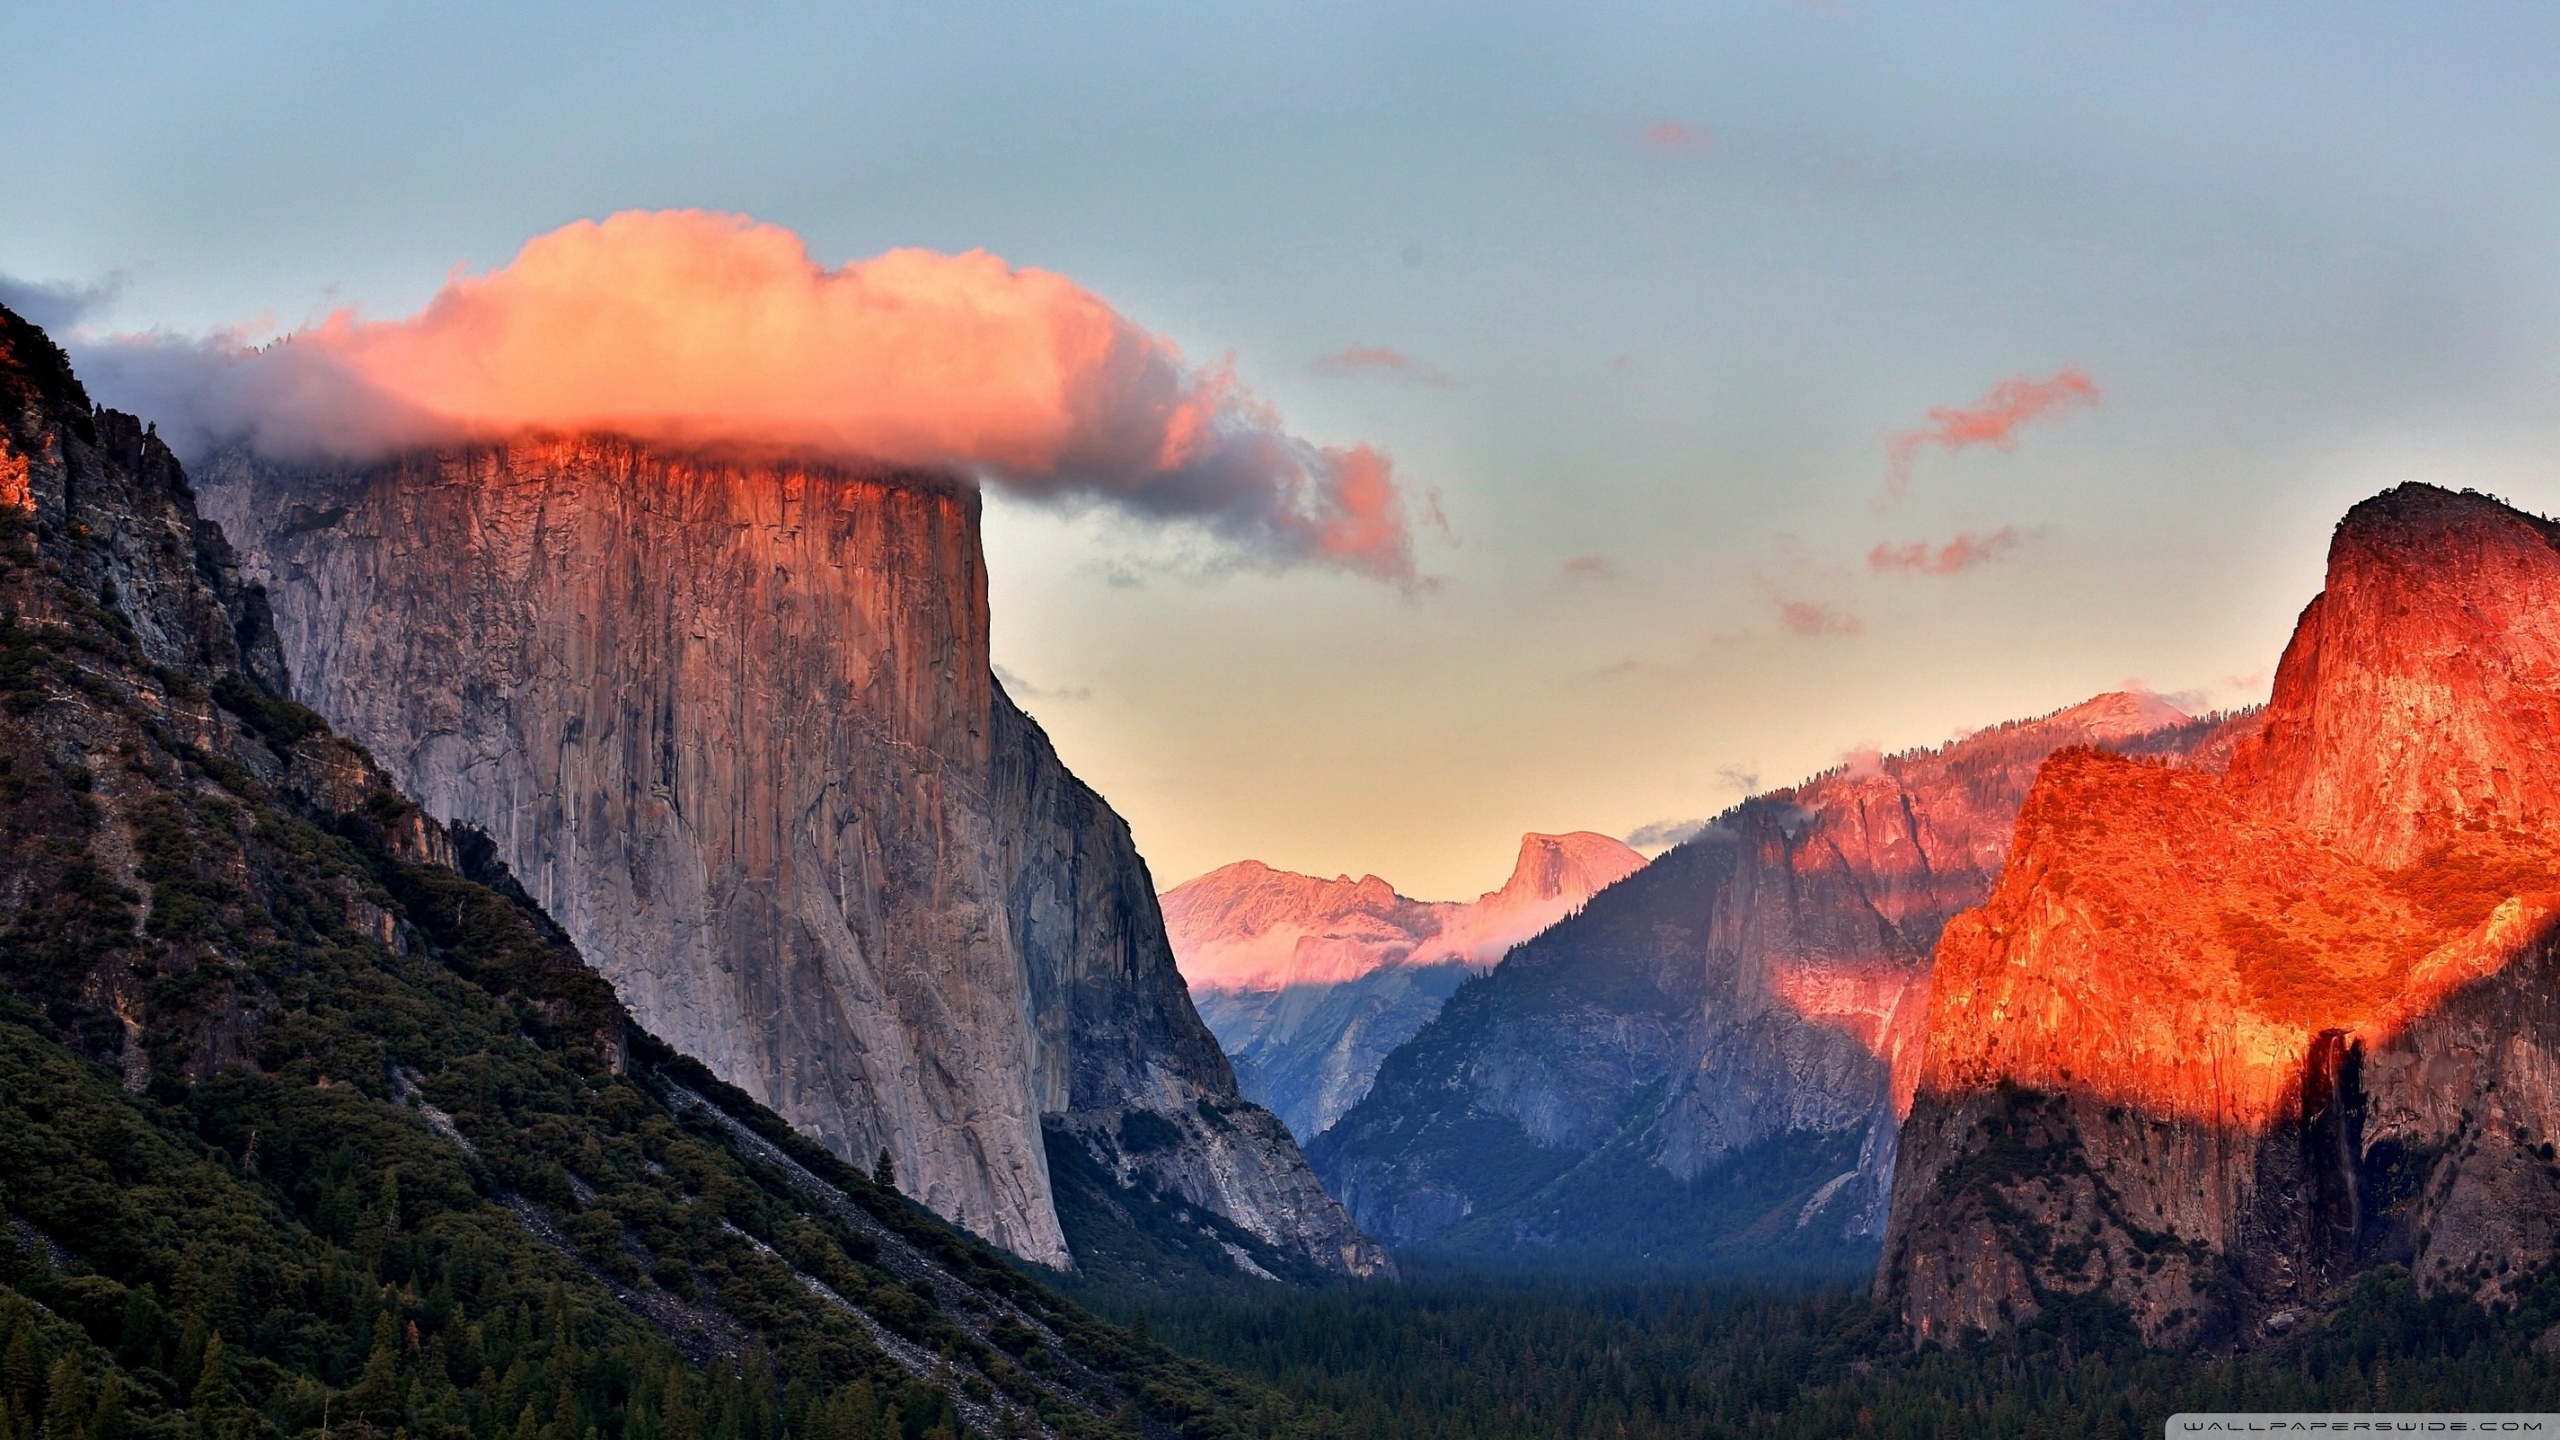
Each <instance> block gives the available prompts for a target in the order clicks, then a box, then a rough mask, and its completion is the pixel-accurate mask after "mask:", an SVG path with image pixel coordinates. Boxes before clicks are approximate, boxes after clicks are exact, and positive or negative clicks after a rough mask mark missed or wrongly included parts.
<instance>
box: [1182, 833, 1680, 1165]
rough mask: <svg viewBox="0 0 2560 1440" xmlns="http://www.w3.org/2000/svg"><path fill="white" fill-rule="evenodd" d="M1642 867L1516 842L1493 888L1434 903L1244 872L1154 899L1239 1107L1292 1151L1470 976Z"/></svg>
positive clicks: (1582, 837) (1531, 840) (1339, 882)
mask: <svg viewBox="0 0 2560 1440" xmlns="http://www.w3.org/2000/svg"><path fill="white" fill-rule="evenodd" d="M1643 865H1644V857H1643V856H1642V855H1639V854H1637V853H1636V852H1635V851H1634V850H1631V849H1629V848H1627V847H1626V846H1625V845H1623V844H1621V843H1619V842H1618V841H1616V840H1612V839H1610V838H1609V837H1608V836H1606V835H1595V834H1592V833H1591V832H1589V831H1576V832H1574V833H1572V834H1569V835H1538V834H1530V835H1524V836H1522V837H1521V840H1520V853H1519V858H1518V859H1517V860H1516V861H1515V862H1514V863H1513V865H1512V869H1511V878H1510V879H1508V880H1507V881H1505V882H1504V883H1503V885H1502V888H1500V889H1498V890H1490V891H1487V892H1485V893H1484V894H1483V895H1480V896H1478V897H1477V898H1475V899H1474V900H1465V901H1431V900H1412V899H1408V898H1406V897H1405V896H1403V895H1400V894H1398V893H1396V891H1395V889H1394V887H1392V886H1390V885H1389V884H1388V883H1387V882H1386V881H1384V880H1381V879H1379V878H1378V877H1377V876H1375V875H1371V876H1367V877H1365V878H1363V879H1360V880H1356V881H1355V880H1353V879H1352V878H1351V877H1350V876H1348V875H1344V876H1340V877H1338V878H1335V879H1332V880H1320V879H1317V878H1316V877H1315V876H1312V875H1296V874H1291V873H1289V872H1287V871H1284V870H1274V869H1272V868H1271V867H1270V866H1268V865H1265V864H1263V863H1261V862H1260V861H1258V860H1243V861H1238V862H1237V863H1235V864H1233V865H1227V866H1222V867H1220V868H1219V869H1216V870H1212V871H1210V872H1209V873H1208V874H1206V875H1203V876H1201V877H1200V878H1198V879H1196V880H1191V881H1187V882H1185V883H1184V884H1181V885H1178V886H1175V887H1174V888H1173V889H1171V890H1169V891H1167V892H1165V896H1164V917H1165V924H1166V927H1167V929H1168V930H1169V932H1170V933H1171V936H1172V939H1173V949H1174V955H1175V958H1176V960H1177V961H1178V962H1179V963H1180V964H1181V966H1182V972H1183V975H1184V977H1185V978H1186V979H1188V980H1189V982H1190V985H1191V994H1192V998H1193V1000H1194V1001H1195V1002H1196V1003H1197V1004H1198V1005H1199V1007H1200V1014H1201V1017H1202V1018H1203V1019H1205V1020H1207V1021H1208V1022H1209V1028H1210V1029H1211V1030H1212V1031H1214V1032H1215V1033H1216V1035H1217V1037H1218V1041H1219V1043H1220V1044H1221V1045H1223V1046H1225V1047H1226V1051H1227V1054H1228V1055H1229V1056H1230V1057H1232V1058H1233V1059H1234V1061H1235V1063H1236V1065H1237V1067H1238V1071H1239V1075H1240V1078H1241V1079H1242V1082H1243V1086H1244V1092H1245V1094H1247V1095H1248V1096H1250V1097H1252V1098H1253V1099H1254V1100H1256V1101H1259V1102H1260V1103H1262V1104H1264V1105H1267V1106H1269V1107H1270V1108H1271V1109H1272V1111H1273V1112H1274V1113H1276V1114H1277V1115H1279V1116H1280V1118H1281V1119H1282V1120H1283V1121H1284V1122H1286V1123H1287V1124H1288V1126H1289V1128H1290V1130H1291V1131H1293V1132H1294V1133H1295V1134H1297V1135H1298V1137H1299V1138H1300V1139H1302V1140H1303V1139H1307V1138H1310V1137H1312V1136H1315V1135H1317V1134H1319V1133H1321V1132H1322V1131H1323V1130H1324V1129H1325V1128H1326V1127H1327V1126H1329V1125H1331V1124H1332V1123H1333V1122H1334V1121H1335V1119H1337V1118H1338V1117H1340V1116H1341V1114H1342V1112H1343V1111H1345V1110H1347V1109H1349V1108H1350V1107H1351V1105H1352V1104H1353V1103H1355V1102H1356V1101H1358V1100H1359V1098H1360V1097H1361V1096H1362V1095H1363V1094H1365V1093H1367V1091H1368V1088H1369V1081H1370V1079H1371V1077H1373V1076H1374V1075H1376V1074H1377V1069H1378V1062H1379V1061H1381V1060H1383V1059H1385V1058H1386V1055H1387V1053H1388V1052H1389V1051H1391V1050H1393V1049H1395V1047H1396V1046H1398V1045H1401V1044H1403V1043H1404V1042H1405V1041H1406V1040H1407V1039H1409V1038H1411V1037H1412V1035H1413V1033H1414V1032H1415V1031H1416V1030H1419V1029H1421V1028H1422V1026H1423V1025H1424V1023H1426V1022H1427V1021H1429V1020H1430V1019H1431V1017H1432V1016H1433V1015H1435V1014H1437V1013H1438V1012H1439V1008H1440V1005H1441V1002H1443V1001H1445V1000H1446V999H1448V997H1449V993H1450V992H1451V991H1452V990H1454V989H1456V988H1457V985H1458V982H1459V981H1460V980H1461V979H1463V978H1464V977H1465V976H1466V975H1467V974H1468V973H1469V972H1470V971H1474V970H1481V969H1484V968H1486V967H1489V966H1491V965H1493V964H1494V963H1495V962H1497V961H1499V960H1500V959H1501V958H1502V957H1503V955H1504V954H1505V953H1507V952H1508V951H1509V950H1510V949H1511V947H1512V946H1514V945H1517V944H1518V943H1520V942H1521V941H1523V940H1526V939H1528V938H1529V937H1530V936H1532V935H1535V934H1537V933H1538V932H1539V931H1541V930H1544V929H1546V928H1547V927H1548V926H1550V925H1553V924H1554V923H1555V922H1556V921H1558V920H1560V919H1562V918H1563V917H1565V916H1566V915H1568V914H1571V913H1572V912H1573V911H1575V910H1577V909H1579V908H1581V906H1582V905H1584V904H1585V903H1587V902H1588V901H1589V900H1590V898H1591V897H1592V896H1593V895H1595V894H1598V893H1599V892H1600V891H1601V890H1604V889H1606V888H1607V887H1609V886H1611V885H1614V884H1616V883H1617V882H1618V881H1620V880H1622V879H1625V878H1626V877H1627V876H1628V875H1630V874H1633V873H1634V872H1635V871H1637V870H1639V869H1641V868H1643Z"/></svg>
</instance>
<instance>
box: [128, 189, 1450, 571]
mask: <svg viewBox="0 0 2560 1440" xmlns="http://www.w3.org/2000/svg"><path fill="white" fill-rule="evenodd" d="M82 359H83V369H84V374H88V375H92V376H94V377H95V378H96V380H97V382H98V385H97V388H98V389H99V390H100V391H101V393H103V394H105V395H107V396H110V397H112V398H113V399H114V401H115V403H117V404H120V405H123V406H125V407H127V408H131V409H134V410H136V411H137V412H138V413H141V414H144V415H146V416H149V417H150V418H152V419H154V420H155V421H157V422H158V423H159V426H160V429H161V432H162V433H163V434H164V435H169V436H171V438H172V439H173V441H176V442H177V443H179V444H180V445H181V446H182V448H184V447H185V446H187V445H188V444H189V443H190V441H192V442H193V443H194V447H195V448H196V449H198V450H204V449H210V448H213V447H215V446H218V445H222V444H228V443H247V444H249V445H251V446H253V447H255V448H257V449H259V450H261V451H264V452H266V453H270V454H276V455H284V456H303V457H311V456H330V457H335V458H340V459H365V458H371V457H374V456H378V455H381V454H384V453H388V452H390V451H394V450H398V449H402V448H407V447H411V446H418V445H429V444H446V443H453V442H456V441H463V440H478V439H498V438H504V437H506V436H509V435H513V434H518V433H524V432H528V431H567V430H607V431H614V432H619V433H622V434H626V435H630V436H633V437H635V438H639V439H644V440H650V441H655V442H659V443H665V444H676V445H686V446H722V447H731V448H751V449H758V450H786V451H791V452H795V453H809V454H821V455H827V456H831V457H841V458H848V459H857V460H864V461H873V462H881V463H887V464H892V465H909V466H927V467H935V468H955V469H959V470H962V471H965V472H967V473H970V474H972V475H975V476H977V477H978V478H980V479H982V480H984V481H986V482H988V483H990V484H993V485H996V486H998V487H1000V488H1003V489H1006V490H1009V491H1012V492H1013V493H1016V494H1020V495H1024V496H1029V497H1032V498H1036V499H1046V500H1055V501H1059V502H1063V503H1082V502H1086V501H1101V502H1103V503H1106V504H1109V505H1113V506H1115V507H1118V508H1120V509H1122V510H1124V511H1127V512H1129V513H1133V514H1136V515H1139V516H1143V517H1146V518H1150V519H1154V520H1159V521H1167V522H1175V523H1186V524H1192V525H1197V526H1199V527H1202V528H1204V529H1205V530H1207V531H1208V532H1210V533H1211V534H1213V535H1215V536H1217V537H1218V538H1220V539H1221V540H1223V541H1225V542H1227V543H1228V544H1230V545H1231V546H1233V547H1234V548H1235V549H1236V550H1237V551H1238V552H1240V553H1241V554H1243V555H1245V556H1247V557H1249V558H1250V559H1251V560H1253V561H1255V562H1258V563H1262V564H1267V565H1274V566H1286V565H1299V564H1312V565H1320V566H1327V567H1331V568H1336V569H1341V570H1347V571H1350V572H1352V573H1355V574H1360V575H1366V576H1371V577H1374V578H1377V579H1382V580H1390V581H1397V582H1403V583H1411V582H1412V581H1413V580H1414V578H1415V576H1414V561H1413V545H1412V535H1411V531H1410V528H1409V527H1408V525H1407V523H1406V519H1405V507H1404V501H1403V497H1402V496H1401V494H1400V493H1399V492H1398V490H1397V488H1396V484H1395V480H1394V477H1393V473H1392V470H1391V467H1390V465H1389V462H1388V460H1387V458H1386V457H1385V456H1384V455H1381V454H1379V453H1378V452H1377V451H1375V450H1373V449H1370V448H1369V447H1367V446H1351V447H1348V448H1334V447H1328V446H1319V445H1316V444H1313V443H1310V442H1308V441H1306V440H1303V439H1300V438H1299V437H1297V436H1295V435H1292V434H1290V433H1289V432H1288V430H1287V429H1286V428H1285V427H1284V426H1283V424H1282V423H1281V420H1280V417H1279V416H1278V414H1277V413H1276V412H1275V411H1274V410H1273V409H1272V408H1271V407H1270V406H1269V405H1268V404H1267V403H1265V402H1263V401H1262V400H1260V399H1259V398H1258V397H1256V396H1255V395H1254V394H1253V393H1252V392H1251V391H1249V390H1247V389H1246V388H1245V387H1244V385H1243V384H1242V383H1241V382H1240V381H1239V380H1238V379H1237V378H1236V375H1235V373H1234V371H1233V369H1232V368H1231V367H1230V366H1228V365H1227V364H1225V363H1223V362H1221V363H1217V364H1209V365H1198V364H1193V363H1191V362H1189V361H1187V360H1186V359H1185V358H1184V357H1183V355H1182V354H1181V352H1180V351H1179V350H1178V349H1177V348H1176V347H1175V346H1174V344H1173V342H1171V341H1170V340H1167V339H1165V338H1164V337H1162V336H1159V335H1156V334H1153V333H1151V332H1149V331H1147V330H1145V329H1143V328H1141V327H1140V326H1138V325H1137V324H1135V323H1133V322H1131V321H1130V320H1128V319H1127V318H1125V317H1123V316H1122V315H1120V314H1119V313H1118V312H1116V311H1115V310H1113V309H1112V308H1111V306H1110V305H1109V304H1108V303H1106V302H1105V301H1103V300H1102V299H1101V298H1100V297H1098V296H1096V295H1094V294H1092V293H1091V292H1090V291H1087V290H1085V289H1083V288H1082V287H1080V286H1078V285H1077V284H1075V283H1074V282H1073V281H1071V280H1069V279H1067V278H1066V277H1065V276H1063V275H1058V274H1054V273H1052V272H1049V271H1045V270H1037V269H1030V268H1025V267H1017V266H1014V265H1010V264H1007V263H1006V262H1005V261H1003V260H1001V259H999V258H997V257H996V256H994V255H990V254H988V253H987V252H985V251H983V250H973V251H970V252H969V253H967V254H964V255H944V254H938V253H935V252H933V251H928V250H892V251H889V252H888V253H886V254H883V255H879V256H876V257H874V258H872V259H869V260H859V261H853V262H850V263H847V264H845V265H841V266H837V267H835V268H833V269H830V268H828V267H826V266H823V265H821V264H819V263H817V262H816V261H815V260H813V259H811V258H810V255H809V252H808V248H807V246H806V245H805V244H803V243H802V241H801V239H800V237H799V236H797V235H795V234H793V233H792V232H791V231H789V230H786V229H783V228H781V227H780V226H775V225H765V224H758V223H757V222H755V221H753V220H751V219H749V218H747V217H745V216H741V215H726V214H715V213H712V212H708V211H701V210H670V211H654V212H651V211H625V212H623V213H621V214H617V215H613V216H610V217H608V218H606V219H604V220H602V221H579V222H576V223H574V224H570V225H566V226H563V227H561V228H560V229H558V230H554V231H552V232H550V233H549V234H546V235H541V236H537V237H535V238H534V239H532V240H530V241H527V242H526V243H525V245H524V247H523V249H522V250H520V251H518V252H517V254H516V256H515V258H514V259H513V260H512V261H510V262H509V263H507V264H506V265H503V266H500V267H498V268H497V269H495V270H492V271H490V272H489V273H487V274H485V275H473V274H469V273H467V272H464V271H461V270H456V271H455V272H454V273H453V274H452V275H451V276H449V277H448V278H447V279H446V281H445V284H444V288H443V289H442V290H440V291H438V292H437V294H436V295H435V297H434V298H433V299H432V300H430V301H429V302H428V304H427V306H426V308H425V309H423V310H421V311H419V312H418V313H417V314H415V315H412V316H409V317H407V318H406V319H398V320H364V319H359V318H358V317H357V316H356V315H355V314H354V313H353V312H351V311H340V312H338V313H336V314H333V315H330V316H329V317H327V318H326V319H324V320H322V321H320V322H319V323H318V324H316V325H311V326H307V327H305V328H303V329H301V330H298V331H296V332H294V333H293V334H292V335H290V336H287V337H286V338H285V339H283V340H281V341H278V342H276V343H274V344H271V345H267V346H264V347H262V348H259V349H255V350H250V349H245V348H244V347H243V346H242V344H241V343H240V337H238V336H237V335H233V336H222V337H214V338H210V339H203V340H193V341H190V340H183V339H176V338H172V337H169V336H165V335H163V336H142V337H130V336H129V337H123V338H120V339H118V340H115V341H110V342H108V343H106V344H104V345H103V346H99V347H94V349H93V351H92V352H91V353H88V354H84V355H83V357H82Z"/></svg>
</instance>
